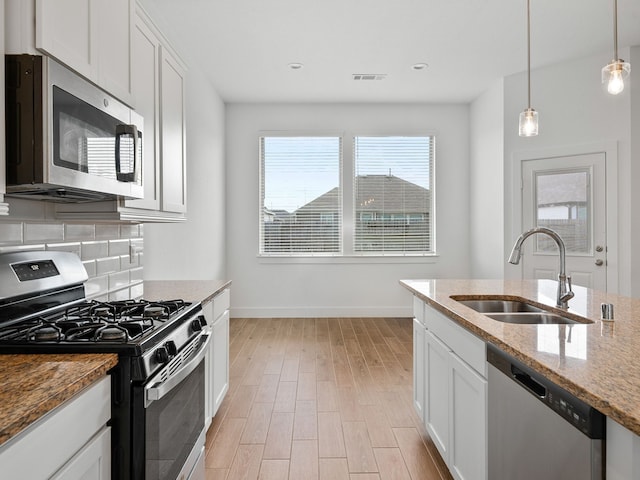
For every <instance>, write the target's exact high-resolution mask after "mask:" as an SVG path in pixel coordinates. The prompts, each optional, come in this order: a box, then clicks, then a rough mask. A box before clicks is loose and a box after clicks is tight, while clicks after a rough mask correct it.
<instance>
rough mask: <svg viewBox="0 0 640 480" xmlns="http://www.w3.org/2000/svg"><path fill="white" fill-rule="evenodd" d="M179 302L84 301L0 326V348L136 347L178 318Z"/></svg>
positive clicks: (183, 306)
mask: <svg viewBox="0 0 640 480" xmlns="http://www.w3.org/2000/svg"><path fill="white" fill-rule="evenodd" d="M190 305H191V304H190V303H187V302H185V301H183V300H166V301H159V302H152V301H147V300H137V301H136V300H124V301H114V302H99V301H84V302H81V303H76V304H73V305H71V306H68V307H61V308H60V309H59V310H58V311H56V312H54V313H51V314H49V315H47V316H41V315H36V316H31V317H30V318H27V319H23V320H19V321H14V322H9V324H6V325H0V345H2V344H15V343H18V344H24V343H29V344H32V343H65V344H69V343H112V344H124V343H139V342H140V341H142V340H143V339H144V338H146V337H148V336H149V335H151V334H152V333H153V332H154V331H156V330H158V329H159V328H161V327H163V326H164V325H165V324H167V323H170V322H171V320H172V319H175V318H177V317H179V316H180V315H181V312H182V311H184V310H185V309H187V307H189V306H190Z"/></svg>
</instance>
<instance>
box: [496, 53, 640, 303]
mask: <svg viewBox="0 0 640 480" xmlns="http://www.w3.org/2000/svg"><path fill="white" fill-rule="evenodd" d="M620 54H621V56H622V57H623V58H629V54H630V51H629V49H623V50H621V51H620ZM609 56H610V55H608V54H606V53H603V54H601V55H594V56H591V57H587V58H582V59H576V60H573V61H567V62H564V63H562V64H556V65H552V66H549V67H545V68H540V69H536V70H533V71H532V73H531V86H532V87H531V88H532V102H531V103H532V107H533V108H535V109H536V110H538V112H539V115H540V117H539V121H540V134H539V136H537V137H531V138H521V137H519V136H518V131H517V124H518V115H519V113H520V111H522V110H523V109H524V108H526V106H527V96H526V95H527V90H526V75H525V74H524V73H522V74H518V75H513V76H510V77H507V78H505V80H504V124H505V126H504V145H505V147H504V148H505V149H504V160H505V169H504V179H505V190H504V196H505V210H504V215H505V218H504V220H505V231H504V235H505V248H506V249H508V248H510V247H511V245H512V244H513V241H514V240H515V238H516V237H517V236H518V235H519V233H521V228H522V227H521V212H520V211H519V205H520V200H519V198H520V186H519V181H515V180H514V179H513V171H514V162H515V160H514V158H515V157H516V156H517V155H518V154H520V153H521V152H532V151H537V150H547V149H556V148H564V147H576V146H578V147H579V146H583V145H588V144H598V143H604V142H610V141H614V142H617V145H618V179H617V180H618V192H617V194H618V206H619V208H618V232H617V237H618V243H617V244H609V245H608V247H609V251H612V249H616V251H617V254H618V258H619V259H620V262H619V269H618V285H619V288H618V290H619V293H621V294H624V295H629V294H631V293H634V294H635V295H638V294H639V293H640V289H638V287H637V286H636V287H635V292H631V287H630V286H631V278H632V271H634V272H636V273H635V275H640V270H639V269H638V268H637V267H638V260H637V259H634V258H633V257H632V251H633V250H632V245H637V244H638V241H640V238H639V237H638V222H639V221H640V219H638V218H637V213H634V212H633V209H632V205H633V204H634V201H636V202H637V200H638V195H639V194H638V193H635V192H633V189H632V186H635V185H638V184H640V183H639V181H640V168H638V167H637V166H634V165H632V162H631V158H632V155H631V151H630V140H631V130H630V128H631V123H630V120H631V109H630V90H631V89H630V88H627V89H625V91H624V92H623V93H622V94H621V95H618V96H611V95H608V94H607V93H606V92H605V91H604V90H603V88H602V86H601V83H600V69H601V68H602V67H603V66H604V65H605V64H606V63H607V62H608V61H609V60H610V58H609ZM636 118H637V113H636ZM636 129H637V125H636ZM636 136H637V134H636ZM636 157H637V153H636ZM636 163H637V162H636ZM635 190H637V188H635ZM632 192H633V193H632ZM635 204H636V205H637V203H635ZM632 232H633V235H632ZM506 255H508V252H506V250H505V258H506ZM505 274H506V276H508V277H516V276H518V275H519V274H520V271H519V270H518V269H517V268H510V269H506V270H505Z"/></svg>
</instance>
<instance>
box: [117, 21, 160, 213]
mask: <svg viewBox="0 0 640 480" xmlns="http://www.w3.org/2000/svg"><path fill="white" fill-rule="evenodd" d="M132 47H133V52H132V55H133V62H132V74H133V93H134V95H135V97H136V111H137V112H138V113H139V114H140V115H142V117H143V118H144V130H143V139H142V141H143V149H142V155H143V159H142V185H143V187H144V198H142V199H140V200H127V201H126V202H125V204H126V206H127V207H134V208H142V209H148V210H160V162H159V160H160V155H159V153H160V152H159V138H160V135H159V134H160V74H159V72H160V40H159V39H158V37H157V36H156V35H155V34H154V33H153V32H152V31H151V29H150V28H149V26H148V25H147V24H146V22H145V21H144V20H143V19H142V18H140V17H136V25H135V30H134V34H133V45H132Z"/></svg>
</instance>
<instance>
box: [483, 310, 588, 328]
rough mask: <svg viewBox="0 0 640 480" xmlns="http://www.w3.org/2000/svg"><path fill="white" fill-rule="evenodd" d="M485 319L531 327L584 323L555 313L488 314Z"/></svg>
mask: <svg viewBox="0 0 640 480" xmlns="http://www.w3.org/2000/svg"><path fill="white" fill-rule="evenodd" d="M487 317H489V318H492V319H494V320H497V321H498V322H503V323H519V324H523V325H525V324H527V325H528V324H531V325H556V324H576V323H585V322H580V321H578V320H574V319H572V318H567V317H563V316H562V315H558V314H555V313H545V312H541V313H528V312H518V313H488V314H487Z"/></svg>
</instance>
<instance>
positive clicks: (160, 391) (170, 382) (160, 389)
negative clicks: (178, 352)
mask: <svg viewBox="0 0 640 480" xmlns="http://www.w3.org/2000/svg"><path fill="white" fill-rule="evenodd" d="M202 338H204V341H203V342H202V343H201V344H200V347H199V349H198V352H197V353H196V354H195V355H194V356H192V358H191V359H190V360H189V361H188V362H187V363H186V364H185V365H183V366H182V368H180V370H178V371H176V372H175V373H173V374H172V375H171V376H170V377H169V378H167V379H166V380H165V381H164V382H162V383H155V382H154V381H153V380H152V381H150V382H149V385H148V386H147V387H145V398H144V408H147V407H148V406H149V405H151V404H152V403H153V402H155V401H156V400H160V399H161V398H162V397H164V396H165V395H166V394H167V393H169V392H170V391H171V390H172V389H173V387H175V386H176V385H178V384H179V383H180V382H181V381H182V380H184V379H185V378H187V377H188V376H189V375H190V374H191V373H192V372H193V371H194V370H195V369H196V368H197V367H198V364H199V363H200V362H201V361H202V359H203V358H204V357H205V355H206V354H207V352H208V351H209V345H210V344H211V335H209V334H204V335H202Z"/></svg>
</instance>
